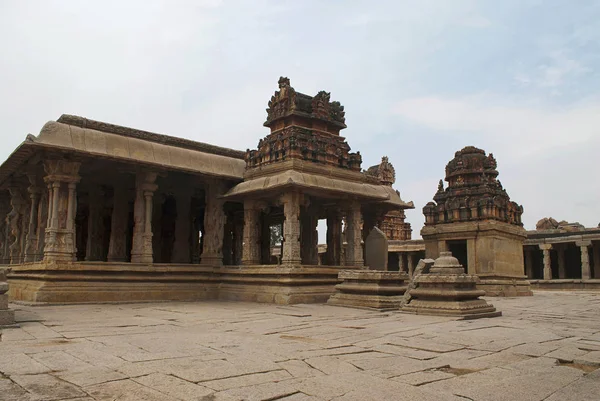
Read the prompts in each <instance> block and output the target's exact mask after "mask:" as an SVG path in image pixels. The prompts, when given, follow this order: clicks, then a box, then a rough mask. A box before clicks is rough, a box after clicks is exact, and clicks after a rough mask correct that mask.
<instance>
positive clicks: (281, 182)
mask: <svg viewBox="0 0 600 401" xmlns="http://www.w3.org/2000/svg"><path fill="white" fill-rule="evenodd" d="M305 175H306V174H304V173H300V172H297V171H293V170H291V171H286V172H283V173H281V174H274V175H269V176H264V177H258V178H254V179H252V180H248V181H244V182H242V183H240V184H238V185H236V186H235V187H233V188H231V189H230V190H229V192H227V193H226V194H225V195H224V196H223V198H226V199H239V198H244V197H252V196H256V195H260V194H267V193H269V192H281V190H283V189H289V188H296V189H298V190H300V191H302V192H305V193H312V194H316V196H323V195H324V194H330V197H339V196H344V197H349V198H354V199H360V200H364V201H371V202H385V201H388V200H390V196H389V194H388V193H387V192H386V191H385V190H383V188H382V186H376V185H372V184H365V183H355V182H349V181H343V180H339V179H336V178H332V177H325V176H315V175H311V174H308V176H309V177H308V181H310V180H311V179H312V180H313V181H314V182H313V183H311V182H306V181H305V179H307V177H305ZM317 181H320V182H317Z"/></svg>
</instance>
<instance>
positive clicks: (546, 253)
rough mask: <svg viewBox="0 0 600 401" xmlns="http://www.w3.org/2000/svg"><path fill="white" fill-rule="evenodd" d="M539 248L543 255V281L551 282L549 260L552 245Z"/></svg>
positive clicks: (541, 245)
mask: <svg viewBox="0 0 600 401" xmlns="http://www.w3.org/2000/svg"><path fill="white" fill-rule="evenodd" d="M539 246H540V249H541V250H542V252H543V254H544V280H552V267H551V266H552V265H551V262H552V261H551V259H550V249H552V244H540V245H539Z"/></svg>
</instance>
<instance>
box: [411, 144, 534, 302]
mask: <svg viewBox="0 0 600 401" xmlns="http://www.w3.org/2000/svg"><path fill="white" fill-rule="evenodd" d="M497 177H498V170H497V163H496V159H495V158H494V156H493V154H492V153H490V154H489V155H486V153H485V151H484V150H482V149H478V148H476V147H473V146H467V147H465V148H463V149H462V150H460V151H458V152H456V153H455V155H454V159H452V160H451V161H450V162H449V163H448V164H447V165H446V178H445V181H446V182H448V186H447V187H446V188H444V184H443V181H442V180H440V183H439V185H438V190H437V193H436V194H435V195H434V197H433V200H434V202H429V203H427V205H425V207H424V208H423V214H424V215H425V226H424V227H423V229H422V230H421V236H422V237H423V239H424V240H425V254H426V257H427V258H431V259H436V258H438V257H439V256H440V254H441V252H445V251H450V252H452V254H453V255H454V256H455V257H456V258H457V259H458V260H459V261H460V263H461V264H462V265H463V266H464V267H465V269H466V270H467V272H468V273H469V274H474V275H478V276H479V278H480V282H479V283H478V288H480V289H483V290H485V292H486V295H488V296H522V295H532V293H531V289H530V284H529V281H527V279H526V276H525V275H524V265H523V241H524V240H525V238H526V232H525V229H524V228H523V223H522V222H521V215H522V213H523V207H522V206H520V205H518V204H517V203H515V202H512V201H511V200H510V197H509V196H508V194H507V193H506V191H505V190H504V188H503V187H502V184H501V183H500V181H498V179H497Z"/></svg>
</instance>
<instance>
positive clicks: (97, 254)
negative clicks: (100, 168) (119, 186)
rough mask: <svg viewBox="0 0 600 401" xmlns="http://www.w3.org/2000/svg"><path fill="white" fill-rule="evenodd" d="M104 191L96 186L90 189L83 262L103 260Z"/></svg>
mask: <svg viewBox="0 0 600 401" xmlns="http://www.w3.org/2000/svg"><path fill="white" fill-rule="evenodd" d="M103 210H104V191H102V189H101V188H99V187H98V186H94V187H92V188H90V192H89V204H88V226H87V228H88V232H87V242H86V246H85V260H88V261H93V260H103V258H104V255H103V253H104V252H103V251H104V249H103V244H104V240H103V237H104V218H103V216H102V212H103Z"/></svg>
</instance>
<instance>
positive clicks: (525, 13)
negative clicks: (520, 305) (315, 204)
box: [0, 0, 600, 237]
mask: <svg viewBox="0 0 600 401" xmlns="http://www.w3.org/2000/svg"><path fill="white" fill-rule="evenodd" d="M0 50H2V57H1V59H0V83H1V85H0V88H1V89H0V90H1V91H2V96H0V132H1V135H2V141H3V143H2V144H3V146H2V150H0V158H2V159H4V158H6V157H7V156H8V154H9V153H10V152H11V151H12V149H14V148H15V147H16V146H17V145H18V143H19V142H21V141H22V140H23V139H24V138H25V135H26V134H27V133H33V134H37V133H38V131H39V129H40V128H41V126H42V125H43V124H44V123H45V122H46V121H47V120H52V119H56V118H58V117H59V116H60V114H62V113H70V114H77V115H82V116H86V117H89V118H93V119H97V120H103V121H108V122H113V123H116V124H121V125H126V126H131V127H135V128H141V129H146V130H150V131H154V132H160V133H165V134H169V135H175V136H181V137H185V138H190V139H195V140H199V141H204V142H209V143H213V144H217V145H223V146H228V147H233V148H238V149H242V150H244V149H246V148H252V147H255V146H256V144H257V142H258V140H259V138H261V137H263V136H264V135H266V134H267V130H266V129H265V128H264V127H262V123H263V122H264V120H265V117H266V112H265V108H266V106H267V102H268V100H269V98H270V96H271V94H272V92H273V91H274V90H275V89H276V88H277V79H278V78H279V76H280V75H284V76H288V77H289V78H290V79H291V82H292V86H294V87H295V88H296V90H298V91H301V92H304V93H307V94H315V93H316V92H318V91H319V90H321V89H324V90H327V91H330V92H331V98H332V100H339V101H340V102H341V103H342V104H343V105H344V106H345V108H346V117H347V124H348V129H346V130H345V131H344V134H345V136H346V137H347V140H348V142H349V144H350V146H351V147H352V149H353V150H359V151H360V152H361V154H362V155H363V160H364V164H363V167H364V168H366V167H368V166H370V165H372V164H376V163H377V162H378V161H379V160H380V158H381V156H383V155H387V156H389V158H390V161H391V162H392V163H393V164H394V166H395V168H396V173H397V174H396V175H397V182H396V188H397V189H399V190H400V192H401V195H402V197H403V199H404V200H413V201H414V202H415V205H416V210H413V211H409V212H408V213H407V216H408V220H409V221H410V222H411V223H412V224H413V229H414V234H415V237H417V236H418V231H419V230H420V228H421V226H422V223H423V217H422V212H421V208H422V207H423V205H424V204H425V203H426V202H427V201H429V200H430V199H431V198H432V196H433V194H434V193H435V191H436V188H437V181H438V180H439V179H440V178H442V177H443V174H444V166H445V164H446V163H447V162H448V160H450V159H451V158H452V157H453V154H454V152H455V151H456V150H458V149H460V148H462V147H464V146H466V145H475V146H478V147H482V148H484V149H485V150H486V151H488V152H493V153H494V155H495V156H496V158H497V160H498V166H499V171H500V176H499V179H500V180H501V181H502V183H503V185H504V187H505V188H506V189H507V191H508V193H509V195H510V196H511V198H512V199H513V200H514V201H516V202H518V203H521V204H523V206H524V208H525V214H524V215H523V218H524V222H525V225H526V228H533V227H534V226H535V222H536V221H537V220H538V219H540V218H542V217H546V216H553V217H555V218H557V219H559V220H562V219H565V220H569V221H579V222H581V223H583V224H585V225H586V226H596V225H597V224H598V223H599V222H600V202H599V201H600V184H599V181H598V170H600V168H599V167H598V166H599V162H598V160H599V159H600V157H599V155H600V96H599V95H598V94H599V90H600V73H599V71H598V67H599V66H600V1H584V0H578V1H567V0H563V1H557V0H556V1H526V0H519V1H495V0H490V1H460V0H452V1H445V0H436V1H433V0H425V1H423V0H420V1H416V0H415V1H400V0H396V1H352V0H343V1H342V0H338V1H281V0H278V1H250V0H248V1H227V0H223V1H218V0H214V1H203V2H201V1H127V2H121V1H102V2H91V1H78V0H77V1H41V0H38V1H26V2H25V1H17V0H12V1H9V0H0Z"/></svg>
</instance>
